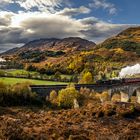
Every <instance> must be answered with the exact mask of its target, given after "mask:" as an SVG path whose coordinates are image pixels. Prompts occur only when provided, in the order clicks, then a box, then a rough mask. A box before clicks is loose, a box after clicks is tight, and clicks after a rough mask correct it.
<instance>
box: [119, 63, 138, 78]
mask: <svg viewBox="0 0 140 140" xmlns="http://www.w3.org/2000/svg"><path fill="white" fill-rule="evenodd" d="M136 74H140V64H136V65H134V66H127V67H125V68H123V69H122V70H121V71H120V73H119V77H121V78H124V77H126V76H127V75H130V76H133V75H136Z"/></svg>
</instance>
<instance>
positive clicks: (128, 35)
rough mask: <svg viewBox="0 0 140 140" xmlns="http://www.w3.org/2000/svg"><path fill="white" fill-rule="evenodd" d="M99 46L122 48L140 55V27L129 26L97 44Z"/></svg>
mask: <svg viewBox="0 0 140 140" xmlns="http://www.w3.org/2000/svg"><path fill="white" fill-rule="evenodd" d="M97 48H107V49H114V48H121V49H123V50H125V51H131V52H135V53H136V54H138V55H140V27H131V28H128V29H126V30H124V31H122V32H121V33H119V34H118V35H116V36H115V37H111V38H109V39H107V40H105V41H104V42H103V43H101V44H99V45H97Z"/></svg>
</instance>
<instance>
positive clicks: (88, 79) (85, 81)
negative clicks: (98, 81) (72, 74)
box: [79, 71, 93, 84]
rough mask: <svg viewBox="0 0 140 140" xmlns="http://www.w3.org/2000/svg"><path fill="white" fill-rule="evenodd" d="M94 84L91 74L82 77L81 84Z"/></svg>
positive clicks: (86, 73)
mask: <svg viewBox="0 0 140 140" xmlns="http://www.w3.org/2000/svg"><path fill="white" fill-rule="evenodd" d="M92 82H93V76H92V73H91V72H89V71H88V72H85V73H83V74H82V75H81V78H80V80H79V83H80V84H91V83H92Z"/></svg>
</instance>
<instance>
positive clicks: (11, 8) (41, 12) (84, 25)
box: [0, 0, 140, 52]
mask: <svg viewBox="0 0 140 140" xmlns="http://www.w3.org/2000/svg"><path fill="white" fill-rule="evenodd" d="M139 5H140V0H133V1H132V0H0V52H3V51H6V50H8V49H11V48H14V47H20V46H22V45H23V44H25V43H27V42H29V41H32V40H35V39H40V38H66V37H81V38H84V39H87V40H91V41H94V42H95V43H100V42H102V41H104V40H105V39H107V38H109V37H111V36H114V35H116V34H117V33H119V32H121V31H122V30H124V29H126V28H128V27H131V26H139V24H140V18H139V13H140V8H139Z"/></svg>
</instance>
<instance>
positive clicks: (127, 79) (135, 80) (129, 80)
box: [96, 78, 140, 85]
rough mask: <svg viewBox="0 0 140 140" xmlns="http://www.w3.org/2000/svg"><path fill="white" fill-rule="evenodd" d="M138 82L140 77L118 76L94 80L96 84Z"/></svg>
mask: <svg viewBox="0 0 140 140" xmlns="http://www.w3.org/2000/svg"><path fill="white" fill-rule="evenodd" d="M138 82H140V78H120V79H110V80H98V81H96V84H104V85H115V84H129V83H138Z"/></svg>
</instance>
